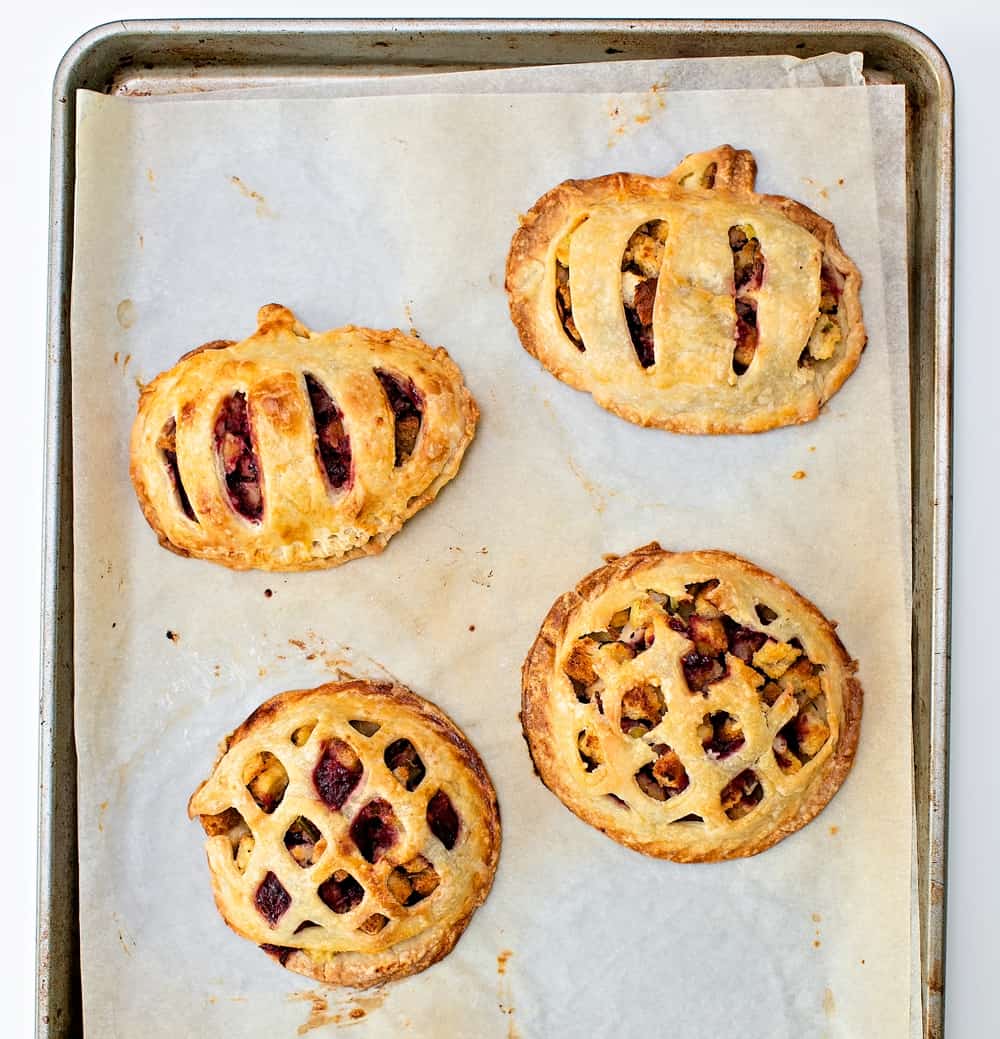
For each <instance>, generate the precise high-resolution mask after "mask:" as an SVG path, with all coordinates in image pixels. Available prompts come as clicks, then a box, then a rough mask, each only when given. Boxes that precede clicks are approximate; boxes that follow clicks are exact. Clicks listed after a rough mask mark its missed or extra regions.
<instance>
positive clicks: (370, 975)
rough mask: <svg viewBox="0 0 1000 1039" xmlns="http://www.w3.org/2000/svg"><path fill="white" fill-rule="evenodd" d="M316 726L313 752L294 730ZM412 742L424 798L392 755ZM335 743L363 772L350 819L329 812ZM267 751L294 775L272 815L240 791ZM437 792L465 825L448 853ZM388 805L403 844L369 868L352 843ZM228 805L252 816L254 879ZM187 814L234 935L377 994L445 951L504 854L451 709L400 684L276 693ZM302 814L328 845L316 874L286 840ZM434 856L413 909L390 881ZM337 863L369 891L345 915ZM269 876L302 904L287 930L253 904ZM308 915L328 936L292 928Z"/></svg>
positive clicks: (483, 783)
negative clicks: (399, 869) (382, 803)
mask: <svg viewBox="0 0 1000 1039" xmlns="http://www.w3.org/2000/svg"><path fill="white" fill-rule="evenodd" d="M358 718H360V719H362V720H370V721H377V722H379V723H380V725H381V727H380V729H379V730H378V731H377V732H375V733H374V734H372V735H371V736H370V737H365V736H363V735H361V734H359V732H357V731H356V730H355V729H354V728H352V727H350V725H349V722H350V721H351V720H352V719H358ZM313 722H315V727H314V729H313V730H312V733H311V735H310V736H309V738H308V739H307V741H306V742H305V743H304V745H303V746H301V747H295V746H293V744H292V743H291V742H290V734H291V733H292V732H293V731H295V730H296V729H297V728H298V726H300V725H302V724H309V723H313ZM403 737H406V738H410V739H411V740H412V742H413V744H414V746H415V747H416V748H417V751H418V753H419V756H420V758H421V760H422V762H423V765H424V767H425V768H426V775H425V776H424V778H423V779H422V780H421V781H420V782H419V784H418V785H417V786H416V788H415V789H414V790H412V791H410V790H408V789H406V790H404V788H403V786H402V785H401V783H400V781H398V780H397V778H396V777H395V776H394V775H393V773H392V772H391V771H389V768H388V766H387V765H386V764H385V762H384V760H383V755H384V751H385V748H386V746H389V745H391V743H392V742H393V741H394V740H395V739H397V738H403ZM330 739H342V740H344V741H345V742H347V743H348V744H349V745H350V746H351V748H352V749H353V750H354V751H355V752H356V753H357V754H358V756H359V757H360V758H361V762H362V765H363V769H364V771H363V773H362V775H361V779H360V781H359V782H358V785H357V786H356V787H355V789H354V790H353V791H352V792H351V793H350V795H349V797H348V798H347V800H346V801H345V802H344V804H343V805H342V807H341V808H340V809H339V810H334V809H332V808H330V807H329V806H328V805H327V804H325V803H324V801H323V800H322V799H321V798H320V796H319V795H318V793H317V788H316V786H315V785H314V783H313V780H312V778H311V777H312V770H313V768H314V767H315V764H316V762H317V760H318V758H320V757H321V756H322V754H323V753H324V749H325V745H326V744H327V742H328V741H329V740H330ZM260 751H269V752H270V753H274V754H276V755H280V757H279V760H281V761H282V763H283V765H284V767H285V769H286V771H287V773H288V776H289V785H288V787H287V789H286V790H285V792H284V796H283V798H282V800H281V802H280V804H279V805H278V807H277V808H276V809H274V810H273V814H266V813H264V812H263V811H261V809H260V807H259V806H258V804H257V803H256V801H255V800H254V798H253V797H252V796H251V794H250V793H249V792H248V790H247V788H246V786H245V785H244V784H243V782H242V778H243V776H242V768H244V767H245V761H246V759H248V758H251V757H252V756H253V755H254V754H255V753H259V752H260ZM241 763H242V764H241ZM438 790H444V791H446V793H447V795H448V798H449V799H450V801H451V803H452V805H453V807H454V809H455V811H456V812H457V815H458V818H459V822H460V829H459V836H458V839H457V841H456V842H455V843H454V845H453V847H452V848H450V849H447V848H446V847H445V846H444V845H443V844H442V843H441V842H440V840H439V839H438V838H437V836H436V835H435V834H433V833H432V832H431V830H430V828H429V825H428V823H427V822H426V820H425V818H424V816H425V814H426V803H427V802H428V801H429V800H430V799H431V798H432V797H433V795H434V794H435V793H436V792H437V791H438ZM376 798H383V799H384V800H386V801H388V802H389V803H390V804H391V805H392V806H393V809H394V811H395V813H396V817H397V820H398V821H399V822H402V825H403V827H404V832H403V833H402V835H401V836H400V837H399V839H398V841H397V844H396V845H394V846H393V847H391V848H390V849H389V850H388V851H387V852H385V854H384V855H383V856H382V857H381V858H379V859H377V861H376V862H375V863H369V862H367V861H366V860H365V859H364V858H363V857H362V855H361V853H360V852H359V850H358V848H357V847H356V846H355V844H354V842H353V841H352V838H351V836H350V823H351V820H352V819H353V818H354V817H355V816H356V813H357V812H358V810H359V809H360V808H362V807H363V806H364V805H366V804H368V803H370V802H371V801H372V800H373V799H376ZM230 807H236V808H237V810H238V811H240V813H241V814H242V816H243V818H244V820H245V822H246V824H247V825H248V826H249V828H250V831H251V833H252V834H253V836H254V838H255V843H254V847H253V850H252V852H251V854H250V863H249V865H248V866H247V868H246V872H245V874H240V873H239V872H238V871H237V870H236V869H235V868H234V863H233V851H232V848H231V846H230V841H229V838H228V837H227V836H226V835H225V834H219V833H218V832H217V831H218V828H217V827H213V825H212V823H213V818H214V817H215V816H217V815H218V814H219V813H221V812H224V811H225V810H226V809H227V808H230ZM188 815H189V817H190V818H192V819H195V818H200V821H201V822H202V825H203V827H204V828H205V831H206V834H208V839H207V841H206V849H207V852H208V861H209V868H210V872H211V877H212V890H213V893H214V896H215V904H216V906H217V908H218V910H219V913H220V914H221V916H222V918H223V919H224V920H225V922H226V923H227V924H228V925H229V927H230V928H232V930H234V931H235V932H236V933H237V934H239V935H241V936H242V937H244V938H249V939H250V940H251V941H254V942H256V943H257V944H259V945H261V947H262V948H263V949H264V951H265V952H268V953H269V954H270V955H271V956H273V957H274V958H275V959H276V960H277V961H278V962H279V963H280V964H281V965H282V966H284V967H287V968H288V969H289V970H291V971H294V972H296V973H298V974H303V975H306V976H307V977H311V978H314V979H315V980H317V981H320V982H323V983H325V984H329V985H344V986H351V987H354V988H368V987H370V986H372V985H378V984H381V983H383V982H385V981H390V980H396V979H398V978H402V977H406V976H407V975H410V974H416V973H417V972H419V971H422V970H424V969H425V968H427V967H429V966H430V965H431V964H433V963H436V962H437V961H438V960H440V959H441V958H442V957H444V956H446V955H447V954H448V953H449V952H450V951H451V949H452V948H453V947H454V945H455V943H456V942H457V941H458V939H459V937H460V936H461V935H462V932H463V931H464V930H465V928H466V927H467V926H468V923H469V921H470V919H471V918H472V914H473V913H474V912H475V910H476V909H477V908H478V907H479V906H480V905H482V903H483V902H484V901H485V900H486V897H487V895H488V894H489V891H490V888H491V886H492V884H493V877H494V874H495V873H496V868H497V861H498V859H499V855H500V842H501V835H500V810H499V806H498V804H497V799H496V792H495V790H494V788H493V784H492V782H491V780H490V777H489V775H488V773H487V771H486V768H485V766H484V764H483V762H482V760H481V759H480V757H479V755H478V753H477V752H476V750H475V748H474V747H473V746H472V744H471V743H470V742H469V740H468V739H467V737H466V736H465V735H464V733H463V732H462V731H461V730H460V729H459V728H458V726H457V725H456V724H455V723H454V722H453V721H452V720H451V719H450V718H449V717H448V716H447V715H446V714H445V713H444V712H443V711H442V710H440V709H439V708H438V707H436V706H435V705H434V704H432V703H430V702H428V701H427V700H425V699H423V698H422V697H420V696H417V695H416V694H415V693H413V692H411V691H410V690H409V689H407V688H405V687H404V686H401V685H399V684H396V683H392V682H371V681H364V680H351V681H345V682H330V683H328V684H326V685H323V686H320V687H318V688H316V689H308V690H295V691H291V692H286V693H280V694H279V695H277V696H275V697H272V698H271V699H270V700H268V701H266V702H265V703H264V704H262V705H261V706H260V707H258V708H257V710H255V711H254V712H253V714H251V715H250V717H249V718H248V719H247V720H246V721H245V722H243V724H242V725H240V726H239V727H238V728H237V729H236V730H235V731H234V732H233V733H232V734H231V735H229V736H228V737H226V738H225V739H224V740H223V741H222V742H221V743H220V745H219V756H218V759H217V760H216V763H215V766H214V767H213V769H212V774H211V775H210V776H209V778H208V779H207V780H206V781H205V782H204V783H202V784H201V785H200V786H199V787H198V789H197V790H196V791H195V793H194V794H193V795H192V797H191V799H190V802H189V804H188ZM299 815H302V816H304V817H306V818H308V819H309V820H310V821H311V822H312V823H313V824H315V825H316V826H317V827H318V829H319V830H320V832H321V833H322V835H323V836H324V838H325V839H326V841H327V846H326V849H325V851H324V852H323V853H322V855H321V857H320V858H319V859H318V860H317V861H316V862H314V863H313V864H312V865H311V866H309V867H308V868H304V869H301V868H300V867H299V866H298V865H297V864H296V863H295V862H293V860H292V858H291V857H290V855H289V853H288V851H287V850H286V848H285V846H284V844H283V842H282V836H283V834H284V832H285V829H286V827H287V826H288V825H289V824H290V821H294V820H295V819H296V818H298V817H299ZM334 834H337V836H336V837H335V836H334ZM423 853H426V854H427V856H428V858H429V859H430V861H431V862H432V865H433V866H434V867H435V868H436V870H437V873H438V874H439V875H440V885H439V887H438V888H437V889H435V890H434V892H433V894H432V895H431V896H430V897H427V898H425V899H424V900H423V901H421V902H419V903H418V904H417V905H415V906H413V907H410V908H404V907H401V906H400V904H399V903H398V902H397V901H395V900H394V899H393V897H392V894H391V893H390V891H389V890H388V888H387V877H388V875H389V874H390V873H391V871H392V870H393V868H394V867H396V866H398V865H400V864H402V863H403V862H405V861H407V860H409V859H410V858H411V857H412V856H414V855H417V854H423ZM258 856H260V861H257V862H255V858H256V857H258ZM331 860H332V861H331ZM338 868H346V869H347V870H348V871H349V872H350V874H351V875H352V876H353V877H354V878H355V879H356V880H358V881H359V882H360V883H361V884H362V886H363V887H364V889H365V895H364V898H363V900H362V901H361V902H360V904H358V905H356V906H355V907H354V908H352V909H351V910H349V911H348V912H346V913H343V914H342V915H336V914H334V913H332V912H331V911H330V909H329V908H327V906H326V905H325V904H324V903H323V902H321V901H320V900H319V898H318V896H317V888H318V886H319V885H321V884H322V883H323V881H324V879H326V878H328V877H329V876H330V875H331V874H332V873H333V872H334V871H335V870H337V869H338ZM267 871H271V872H273V873H275V874H276V875H277V876H278V878H279V880H280V881H281V883H282V885H283V886H284V887H285V888H286V890H287V891H288V892H289V893H290V894H291V896H292V899H291V905H290V907H289V909H288V911H286V912H285V913H284V915H283V916H282V917H281V919H280V920H279V922H278V926H277V927H276V928H272V927H269V926H268V925H267V922H266V920H264V918H263V917H262V915H261V913H260V912H259V911H258V909H257V907H256V906H255V905H254V893H255V891H256V890H257V889H258V887H259V884H260V882H261V878H262V877H263V876H264V875H265V874H266V872H267ZM373 913H381V914H383V915H385V916H387V917H389V923H388V924H386V925H385V926H384V927H383V929H382V930H381V931H379V932H377V933H375V934H363V933H362V932H361V931H359V930H358V929H357V928H358V924H359V922H361V921H363V920H364V919H367V918H368V917H369V915H371V914H373ZM303 918H307V919H309V920H312V921H314V922H316V923H319V924H321V925H322V926H321V930H322V931H323V932H324V934H321V935H318V936H317V935H316V929H308V930H306V931H304V932H302V933H301V934H300V935H299V934H295V933H293V932H294V928H295V926H297V923H295V922H296V921H300V920H301V919H303ZM331 942H333V946H331V944H330V943H331ZM324 943H326V944H324Z"/></svg>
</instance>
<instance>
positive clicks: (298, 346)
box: [131, 304, 479, 570]
mask: <svg viewBox="0 0 1000 1039" xmlns="http://www.w3.org/2000/svg"><path fill="white" fill-rule="evenodd" d="M258 322H259V327H258V328H257V331H256V332H255V333H254V334H253V335H251V336H250V337H249V338H247V339H244V340H243V341H241V342H239V343H235V342H229V341H218V342H214V343H208V344H206V345H205V346H203V347H200V348H198V349H197V350H194V351H192V352H191V353H189V354H187V355H186V356H185V357H183V358H181V360H180V361H179V362H178V363H177V364H176V365H175V366H174V367H173V368H171V369H170V370H169V371H166V372H163V373H162V374H160V375H158V376H157V377H156V378H155V379H154V380H153V381H152V382H151V383H149V384H148V385H147V386H145V387H144V389H143V391H142V394H141V396H140V398H139V411H138V415H137V416H136V420H135V424H134V425H133V429H132V444H131V474H132V482H133V484H134V486H135V490H136V494H137V495H138V498H139V502H140V504H141V506H142V509H143V512H144V514H145V516H146V519H147V520H148V521H149V524H150V526H152V527H153V529H154V530H155V531H156V533H157V535H158V537H159V539H160V542H161V544H163V545H164V547H166V548H169V549H171V550H172V551H175V552H178V553H180V554H181V555H192V556H198V557H200V558H204V559H210V560H212V561H213V562H216V563H222V564H223V565H225V566H229V567H233V568H236V569H246V568H250V567H256V568H259V569H265V570H306V569H314V568H319V567H329V566H335V565H337V564H339V563H342V562H345V561H346V560H348V559H353V558H356V557H357V556H359V555H365V554H371V553H374V552H378V551H380V550H381V549H382V548H383V547H384V546H385V543H386V542H387V541H388V540H389V538H390V537H391V536H392V535H393V534H394V533H396V531H398V530H399V528H400V527H401V526H402V525H403V523H404V522H405V521H406V520H407V519H408V518H409V517H410V516H412V515H413V514H414V513H415V512H417V511H418V510H419V509H421V508H423V507H424V506H425V505H427V504H428V503H429V502H431V501H432V500H433V499H434V497H435V496H436V495H437V493H438V491H440V489H441V488H442V487H443V486H444V485H445V484H446V483H448V481H449V480H451V479H452V477H454V476H455V474H456V473H457V471H458V467H459V465H460V463H461V460H462V456H463V454H464V452H465V449H466V448H467V447H468V445H469V443H470V442H471V440H472V437H473V435H474V433H475V427H476V420H477V418H478V414H479V413H478V410H477V408H476V404H475V401H474V400H473V399H472V396H471V395H470V393H469V391H468V390H467V389H466V387H465V384H464V383H463V381H462V374H461V372H460V371H459V370H458V367H457V366H456V365H455V363H454V362H453V361H452V360H451V358H450V357H449V356H448V355H447V353H446V352H445V351H444V350H443V349H440V348H437V349H434V348H432V347H429V346H427V345H425V344H424V343H422V342H421V341H420V340H419V339H416V338H414V337H413V336H407V335H404V334H403V333H401V332H399V331H398V330H393V331H388V332H383V331H375V330H373V329H368V328H356V327H354V326H347V327H345V328H340V329H335V330H333V331H330V332H313V331H310V330H309V329H308V328H306V327H305V326H304V325H303V324H302V323H301V322H300V321H298V320H297V319H296V317H295V315H294V314H293V313H292V312H291V311H290V310H288V309H286V308H285V307H281V306H278V305H276V304H272V305H269V306H266V307H263V308H262V309H261V310H260V312H259V314H258Z"/></svg>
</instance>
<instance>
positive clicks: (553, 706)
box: [521, 542, 862, 862]
mask: <svg viewBox="0 0 1000 1039" xmlns="http://www.w3.org/2000/svg"><path fill="white" fill-rule="evenodd" d="M855 668H856V665H855V663H854V661H852V660H851V658H850V657H849V656H848V655H847V653H846V652H845V650H844V647H843V646H842V645H841V644H840V640H839V639H838V638H837V636H836V634H835V633H834V630H833V625H832V624H831V623H830V622H829V621H827V620H826V619H825V618H824V617H823V615H822V614H821V613H820V612H819V611H818V610H817V609H816V607H815V606H813V605H812V604H811V603H810V602H807V601H806V600H805V599H803V598H802V596H801V595H799V594H798V593H797V592H795V591H793V590H792V589H791V588H789V587H788V585H786V584H783V583H782V582H781V581H779V580H778V579H777V578H776V577H773V576H772V575H771V574H768V573H765V571H763V570H760V569H758V568H757V567H755V566H753V565H752V564H751V563H748V562H746V561H745V560H742V559H740V558H738V557H737V556H733V555H729V554H728V553H726V552H681V553H672V552H666V551H664V550H663V549H661V548H660V546H659V545H658V544H656V543H655V542H654V543H653V544H651V545H647V546H646V547H645V548H639V549H636V550H635V551H634V552H631V553H629V554H628V555H627V556H622V557H620V558H618V559H615V560H614V561H613V562H611V563H609V564H608V565H607V566H603V567H601V568H600V569H599V570H595V571H594V572H593V573H592V574H590V575H588V576H587V577H585V578H584V579H583V580H582V581H581V582H580V584H579V585H577V587H576V589H575V591H572V592H567V593H566V594H565V595H563V596H562V597H561V598H560V599H559V600H557V601H556V603H555V605H554V606H553V607H552V609H551V610H550V611H549V614H548V616H547V617H546V618H545V622H544V624H543V625H542V628H541V631H540V632H539V635H538V638H537V639H536V640H535V644H534V645H533V646H532V648H531V652H530V653H529V654H528V658H527V660H526V661H525V663H524V672H523V700H522V714H521V721H522V724H523V726H524V734H525V738H526V739H527V741H528V748H529V750H530V751H531V756H532V758H533V759H534V762H535V767H536V768H537V770H538V774H539V775H540V776H541V778H542V782H544V783H545V785H546V786H547V787H549V789H550V790H552V791H553V793H555V794H556V795H557V796H558V797H559V798H560V800H562V802H563V803H564V804H565V805H566V806H567V807H568V808H569V809H570V810H571V811H573V812H575V813H576V814H577V815H578V816H579V817H580V818H581V819H583V820H584V821H585V822H588V823H590V824H591V825H592V826H596V827H597V828H598V829H599V830H603V831H604V832H605V833H606V834H607V835H608V836H609V837H612V838H614V840H616V841H619V842H620V843H622V844H625V845H627V846H628V847H630V848H635V849H636V850H637V851H641V852H644V853H645V854H647V855H654V856H657V857H658V858H664V859H674V860H676V861H678V862H711V861H716V860H719V859H729V858H736V857H739V856H743V855H755V854H756V853H757V852H760V851H763V850H764V849H765V848H769V847H770V846H771V845H772V844H775V843H777V842H778V841H780V840H781V839H782V838H783V837H787V836H788V834H790V833H794V831H795V830H797V829H799V828H800V827H802V826H804V825H805V824H806V823H807V822H809V820H810V819H812V818H813V817H814V816H815V815H817V814H818V813H819V812H820V810H821V809H822V808H823V807H824V806H825V805H826V804H827V802H828V801H829V800H830V798H831V797H833V795H834V794H835V793H836V791H837V789H838V787H839V786H840V784H841V783H842V782H843V781H844V778H845V777H846V775H847V773H848V772H849V771H850V768H851V763H852V761H853V759H854V751H855V748H856V746H857V742H858V731H859V728H860V724H861V701H862V692H861V686H860V685H859V684H858V683H857V681H855V679H854V671H855Z"/></svg>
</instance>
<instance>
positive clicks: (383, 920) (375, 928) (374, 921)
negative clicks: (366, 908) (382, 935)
mask: <svg viewBox="0 0 1000 1039" xmlns="http://www.w3.org/2000/svg"><path fill="white" fill-rule="evenodd" d="M388 922H389V917H387V916H383V915H382V914H381V913H372V915H371V916H369V917H366V919H365V920H363V921H362V923H361V926H360V927H359V928H358V930H359V931H363V932H364V933H365V934H378V933H379V931H381V930H382V928H383V927H385V925H386V924H387V923H388Z"/></svg>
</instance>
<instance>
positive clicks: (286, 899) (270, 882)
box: [254, 871, 292, 927]
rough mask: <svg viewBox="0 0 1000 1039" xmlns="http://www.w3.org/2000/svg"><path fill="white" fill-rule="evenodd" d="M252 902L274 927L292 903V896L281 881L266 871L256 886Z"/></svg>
mask: <svg viewBox="0 0 1000 1039" xmlns="http://www.w3.org/2000/svg"><path fill="white" fill-rule="evenodd" d="M254 904H255V905H256V906H257V909H258V910H259V911H260V914H261V916H263V917H264V919H265V920H266V921H267V922H268V923H269V924H270V925H271V926H272V927H276V926H277V924H278V921H279V920H280V919H281V918H282V917H283V916H284V915H285V913H286V912H287V911H288V907H289V906H290V905H291V904H292V896H291V895H290V894H289V893H288V892H287V891H286V890H285V889H284V887H283V886H282V884H281V881H280V880H278V878H277V877H276V876H275V875H274V874H273V873H271V872H270V871H268V873H267V875H266V876H265V877H264V879H263V880H262V881H261V883H260V887H259V888H257V894H256V895H254Z"/></svg>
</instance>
